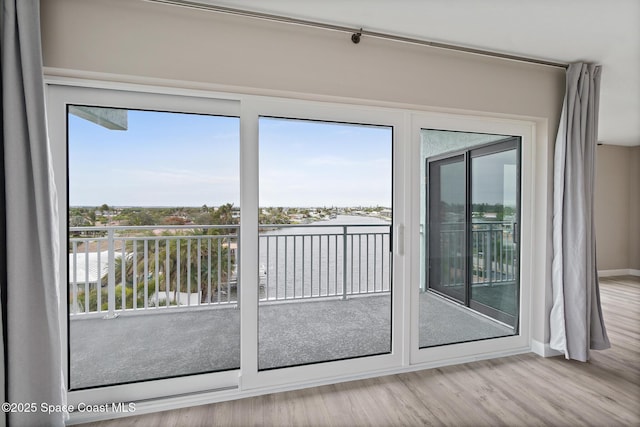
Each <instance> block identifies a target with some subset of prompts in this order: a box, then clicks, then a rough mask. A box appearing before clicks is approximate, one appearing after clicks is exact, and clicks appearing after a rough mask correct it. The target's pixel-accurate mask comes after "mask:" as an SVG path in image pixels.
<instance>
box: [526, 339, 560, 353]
mask: <svg viewBox="0 0 640 427" xmlns="http://www.w3.org/2000/svg"><path fill="white" fill-rule="evenodd" d="M531 351H532V352H534V353H535V354H537V355H538V356H542V357H555V356H563V355H564V353H562V352H561V351H558V350H554V349H552V348H551V347H550V346H549V343H541V342H540V341H536V340H531Z"/></svg>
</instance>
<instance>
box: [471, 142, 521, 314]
mask: <svg viewBox="0 0 640 427" xmlns="http://www.w3.org/2000/svg"><path fill="white" fill-rule="evenodd" d="M519 194H520V185H519V164H518V147H517V144H516V141H515V140H513V139H512V140H509V141H505V142H502V143H499V144H493V145H491V146H488V147H483V148H479V149H476V150H472V151H471V212H472V224H471V227H472V231H471V251H470V252H471V254H470V255H471V262H472V265H471V268H472V275H471V280H470V283H471V288H470V301H469V306H470V307H471V308H473V309H475V310H478V311H480V312H482V313H484V314H486V315H488V316H490V317H492V318H494V319H496V320H499V321H501V322H503V323H506V324H508V325H510V326H513V327H515V326H516V322H517V314H518V275H519V274H518V269H519V254H520V251H519V249H518V218H519V209H518V200H519V199H520V198H519Z"/></svg>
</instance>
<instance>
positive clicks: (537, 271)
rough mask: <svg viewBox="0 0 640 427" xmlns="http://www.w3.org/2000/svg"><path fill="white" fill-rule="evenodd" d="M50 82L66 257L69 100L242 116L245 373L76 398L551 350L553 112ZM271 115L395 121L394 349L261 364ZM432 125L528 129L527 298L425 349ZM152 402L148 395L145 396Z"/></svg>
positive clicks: (224, 390) (253, 389)
mask: <svg viewBox="0 0 640 427" xmlns="http://www.w3.org/2000/svg"><path fill="white" fill-rule="evenodd" d="M46 82H47V97H48V100H47V109H48V122H49V123H48V124H49V130H50V139H51V147H52V161H53V167H54V174H55V184H56V187H57V191H58V211H59V212H60V213H61V216H60V223H59V235H60V239H61V254H65V253H66V250H67V248H66V244H67V238H66V237H67V224H66V215H64V214H63V213H64V212H66V209H67V193H66V192H67V165H66V161H67V159H66V152H67V146H66V144H67V140H66V138H67V136H66V123H67V118H66V111H67V110H66V105H68V104H92V105H100V106H105V107H116V108H117V107H120V108H132V109H134V108H135V109H147V110H159V111H175V112H184V113H204V114H216V115H228V116H239V117H240V206H241V219H240V227H241V230H242V232H241V236H240V250H241V257H242V262H241V266H240V274H241V277H242V281H243V282H242V291H241V292H240V307H241V326H240V328H241V333H240V335H241V356H240V358H241V361H240V370H233V371H226V372H220V373H212V374H200V375H191V376H187V377H180V378H171V379H163V380H150V381H144V382H140V383H133V384H126V385H119V386H106V387H99V388H94V389H88V390H81V391H73V392H69V393H68V401H69V403H71V404H77V403H79V402H84V403H106V402H130V401H135V402H140V403H139V404H138V405H137V407H136V408H137V411H136V413H137V414H140V413H145V412H153V411H158V410H167V409H172V408H179V407H185V406H192V405H198V404H206V403H211V402H216V401H222V400H229V399H237V398H243V397H248V396H254V395H258V394H265V393H271V392H278V391H284V390H291V389H296V388H302V387H309V386H315V385H322V384H330V383H336V382H342V381H349V380H355V379H359V378H367V377H375V376H381V375H385V374H393V373H399V372H408V371H413V370H419V369H425V368H431V367H436V366H443V365H449V364H454V363H463V362H468V361H473V360H477V359H486V358H491V357H500V356H504V355H509V354H516V353H523V352H529V351H532V349H533V350H534V351H535V352H536V353H538V354H546V353H545V351H544V348H543V347H544V344H541V343H540V342H536V341H534V340H532V338H531V336H532V327H533V325H534V324H535V325H538V324H542V325H543V326H542V327H544V324H546V323H545V318H544V316H545V305H544V304H545V291H546V288H545V274H546V267H547V261H546V252H545V251H546V242H547V240H546V239H545V240H544V244H542V245H540V244H538V245H536V246H535V247H534V246H533V243H534V242H535V239H534V235H533V231H534V230H539V229H544V230H546V229H547V211H548V209H547V200H548V198H547V194H548V189H547V188H546V187H547V179H548V171H547V162H548V149H547V145H548V144H547V123H546V119H540V118H531V117H519V116H514V115H504V114H503V115H497V114H496V115H487V114H472V113H469V112H460V113H458V112H451V110H447V111H446V112H444V110H433V111H421V110H420V108H422V107H418V106H398V105H395V104H385V103H380V102H373V101H371V102H369V101H366V100H357V99H354V100H345V99H327V97H320V96H317V97H314V96H311V95H305V96H304V97H305V98H306V99H293V98H291V96H292V95H291V94H284V95H286V96H287V97H286V98H285V97H275V96H259V95H255V94H253V95H247V94H238V93H233V92H229V93H225V92H213V91H209V90H206V88H204V89H203V90H195V89H178V88H167V87H158V86H147V85H141V84H130V83H117V82H99V81H90V80H84V79H78V78H64V77H49V78H47V79H46ZM217 90H219V89H217ZM230 90H237V89H235V88H230ZM269 95H272V94H269ZM363 104H365V105H363ZM371 104H375V105H376V106H372V105H371ZM260 116H273V117H282V118H291V119H300V120H324V121H331V122H346V123H362V124H370V125H383V126H392V127H393V206H392V207H393V227H394V228H393V235H394V239H393V243H392V244H393V249H394V250H393V258H392V261H393V278H392V349H391V350H392V351H391V353H390V354H384V355H376V356H369V357H360V358H355V359H349V360H341V361H330V362H324V363H318V364H312V365H305V366H295V367H287V368H280V369H274V370H267V371H258V291H257V289H258V286H257V282H258V240H259V236H258V200H259V197H258V196H259V193H258V192H259V140H258V137H259V135H258V119H259V117H260ZM423 128H432V129H443V130H456V131H465V132H481V133H492V134H507V135H517V136H520V137H521V138H522V149H521V150H522V151H521V152H522V159H521V221H522V227H521V233H522V235H521V247H522V249H521V273H520V274H521V278H520V279H521V304H520V328H519V334H518V335H516V336H512V337H506V338H496V339H490V340H484V341H478V342H470V343H461V344H452V345H449V346H442V347H434V348H426V349H419V347H418V299H417V296H418V292H419V285H420V283H419V281H420V259H419V257H420V246H419V245H420V236H419V230H420V180H421V179H422V177H421V174H420V130H421V129H423ZM540 234H541V233H540ZM538 237H539V236H538ZM251 260H255V262H251ZM60 277H61V278H62V279H61V280H60V283H61V284H65V282H66V277H67V272H66V261H65V259H64V256H63V257H61V265H60ZM251 278H253V279H251ZM66 303H67V302H66V297H65V296H64V294H63V297H62V301H61V319H60V322H61V326H62V328H63V329H62V330H63V331H64V332H65V333H63V339H64V340H65V342H64V343H63V350H64V354H63V360H64V365H63V368H64V371H65V380H66V378H67V377H68V376H67V375H66V373H67V372H66V370H67V366H68V363H67V354H66V349H67V343H66V331H67V316H66V313H67V310H66ZM538 335H539V334H538ZM143 400H144V401H145V402H141V401H143ZM112 416H114V415H113V414H106V415H105V414H102V415H100V414H74V415H73V417H72V421H74V422H81V421H90V420H97V419H102V418H109V417H112Z"/></svg>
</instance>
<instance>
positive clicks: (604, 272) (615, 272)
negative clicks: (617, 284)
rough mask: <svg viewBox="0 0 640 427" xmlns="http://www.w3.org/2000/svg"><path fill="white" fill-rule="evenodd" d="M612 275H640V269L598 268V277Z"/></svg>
mask: <svg viewBox="0 0 640 427" xmlns="http://www.w3.org/2000/svg"><path fill="white" fill-rule="evenodd" d="M611 276H640V270H634V269H633V268H622V269H619V270H598V277H611Z"/></svg>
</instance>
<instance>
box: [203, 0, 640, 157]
mask: <svg viewBox="0 0 640 427" xmlns="http://www.w3.org/2000/svg"><path fill="white" fill-rule="evenodd" d="M201 1H202V0H201ZM202 2H203V3H211V4H216V5H221V6H227V7H233V8H238V9H247V10H252V11H258V12H266V13H272V14H277V15H284V16H289V17H295V18H301V19H307V20H314V21H319V22H324V23H331V24H337V25H344V26H348V27H354V28H360V27H362V28H364V29H365V30H369V31H378V32H385V33H390V34H394V35H402V36H407V37H412V38H419V39H425V40H430V41H438V42H444V43H450V44H457V45H462V46H466V47H475V48H480V49H486V50H492V51H497V52H502V53H510V54H516V55H522V56H529V57H534V58H538V59H546V60H552V61H558V62H565V63H569V62H574V61H588V62H593V63H597V64H601V65H602V66H603V70H602V79H601V88H600V123H599V138H598V139H599V141H601V142H603V143H605V144H614V145H640V1H639V0H482V1H478V0H394V1H392V0H268V1H265V0H222V1H219V0H204V1H202ZM364 40H365V39H364V38H363V41H364Z"/></svg>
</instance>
